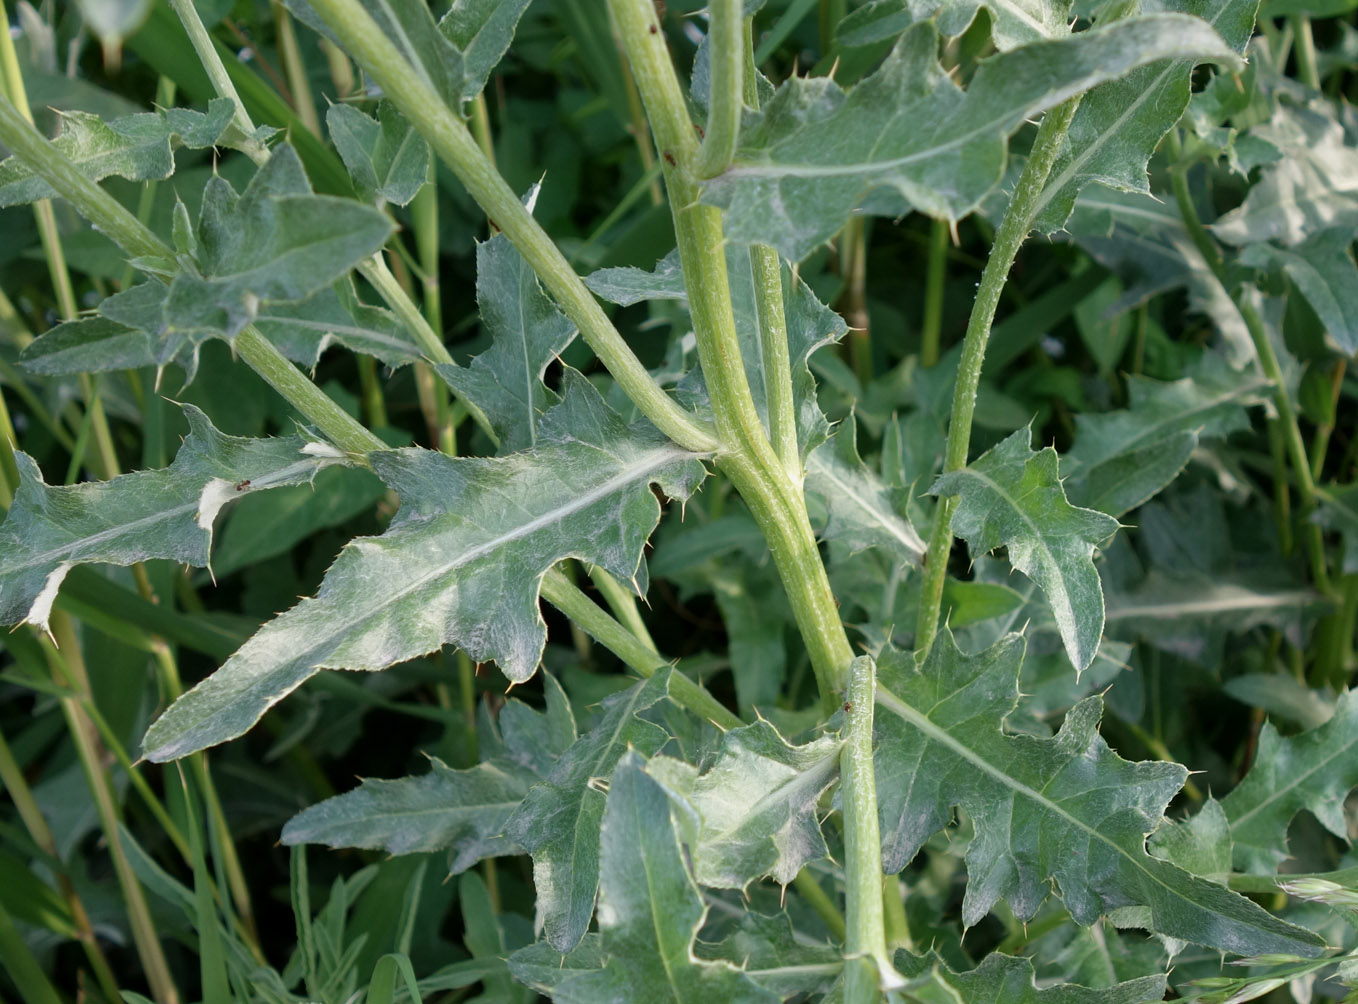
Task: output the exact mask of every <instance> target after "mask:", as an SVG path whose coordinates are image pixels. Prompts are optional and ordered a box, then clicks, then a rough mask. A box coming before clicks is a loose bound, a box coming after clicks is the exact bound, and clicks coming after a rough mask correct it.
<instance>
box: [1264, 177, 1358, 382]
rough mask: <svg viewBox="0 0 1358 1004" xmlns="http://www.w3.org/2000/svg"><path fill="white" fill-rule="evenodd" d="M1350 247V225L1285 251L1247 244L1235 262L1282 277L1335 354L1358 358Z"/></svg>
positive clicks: (1357, 285)
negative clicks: (1279, 273)
mask: <svg viewBox="0 0 1358 1004" xmlns="http://www.w3.org/2000/svg"><path fill="white" fill-rule="evenodd" d="M1355 198H1356V199H1358V195H1356V196H1355ZM1352 243H1353V228H1351V227H1350V228H1346V229H1334V230H1323V231H1321V232H1320V233H1318V234H1316V235H1315V236H1314V237H1312V238H1310V239H1309V240H1306V241H1303V242H1302V243H1300V244H1298V245H1297V246H1296V247H1294V248H1291V249H1288V250H1284V249H1282V248H1278V247H1274V246H1273V245H1271V244H1251V245H1250V246H1249V247H1247V248H1245V250H1244V252H1243V253H1242V254H1241V255H1240V260H1241V261H1242V262H1243V263H1244V264H1246V265H1254V266H1256V267H1260V268H1265V267H1269V266H1274V267H1277V268H1279V269H1281V270H1282V271H1283V272H1284V273H1286V274H1287V277H1288V278H1289V279H1291V280H1292V284H1293V285H1294V286H1295V287H1296V288H1297V292H1299V293H1300V294H1301V295H1302V297H1303V298H1304V299H1305V300H1306V302H1307V303H1308V304H1310V306H1311V309H1312V310H1314V311H1315V312H1316V316H1317V317H1318V318H1320V323H1321V324H1322V325H1324V327H1325V331H1326V333H1327V334H1328V335H1329V336H1330V338H1331V339H1332V340H1333V341H1334V343H1335V345H1336V346H1337V347H1338V348H1339V351H1340V352H1342V353H1343V354H1344V355H1346V356H1352V355H1354V354H1358V268H1355V267H1354V264H1353V259H1352V258H1351V257H1350V256H1349V245H1350V244H1352Z"/></svg>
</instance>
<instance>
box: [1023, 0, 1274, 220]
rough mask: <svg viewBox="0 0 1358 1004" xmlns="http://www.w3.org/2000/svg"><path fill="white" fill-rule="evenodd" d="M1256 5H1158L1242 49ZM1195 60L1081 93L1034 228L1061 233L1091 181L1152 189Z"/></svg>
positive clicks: (1211, 1) (1244, 1)
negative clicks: (1155, 164)
mask: <svg viewBox="0 0 1358 1004" xmlns="http://www.w3.org/2000/svg"><path fill="white" fill-rule="evenodd" d="M1258 8H1259V0H1168V2H1166V3H1164V4H1162V5H1160V6H1158V8H1157V9H1159V10H1162V11H1165V12H1178V13H1182V14H1191V15H1195V16H1197V17H1199V18H1202V20H1204V21H1205V22H1207V24H1209V25H1211V26H1212V28H1214V29H1215V30H1216V31H1217V32H1218V33H1219V34H1220V35H1221V37H1222V38H1223V39H1224V40H1225V42H1226V44H1227V45H1228V46H1230V48H1231V50H1232V51H1234V52H1236V53H1244V51H1245V46H1246V45H1247V44H1248V42H1249V40H1250V36H1251V35H1252V34H1253V33H1254V16H1255V11H1256V10H1258ZM1195 62H1196V60H1194V59H1173V60H1166V61H1163V62H1157V63H1152V64H1151V65H1149V66H1143V67H1141V68H1139V69H1136V70H1133V71H1132V72H1131V73H1129V74H1127V76H1125V77H1123V78H1122V79H1120V80H1111V81H1109V82H1107V83H1104V84H1100V85H1099V86H1098V87H1095V88H1094V89H1093V90H1091V91H1090V92H1089V93H1088V94H1086V95H1085V96H1084V98H1083V99H1082V100H1081V101H1080V107H1079V108H1078V109H1077V110H1076V112H1075V117H1074V119H1073V120H1072V121H1071V123H1070V130H1069V132H1067V134H1066V142H1065V143H1064V144H1063V145H1062V148H1061V152H1060V154H1059V155H1058V156H1057V159H1056V162H1055V163H1054V164H1053V165H1052V170H1051V175H1050V176H1049V178H1048V180H1047V185H1046V187H1045V188H1044V189H1043V190H1042V195H1041V196H1040V197H1039V199H1038V212H1037V217H1036V220H1035V222H1034V227H1035V229H1037V230H1039V231H1041V232H1043V233H1051V232H1052V231H1055V230H1060V229H1061V228H1062V227H1063V226H1064V225H1065V223H1066V220H1067V219H1069V218H1070V214H1071V211H1072V210H1073V209H1074V208H1075V199H1076V197H1077V196H1078V195H1079V194H1080V190H1081V189H1082V188H1084V187H1085V186H1086V185H1089V184H1095V183H1096V184H1100V185H1106V186H1107V187H1109V188H1115V189H1121V190H1123V191H1129V192H1147V193H1149V192H1150V188H1149V186H1148V184H1147V178H1146V164H1147V162H1148V161H1149V160H1150V158H1151V154H1153V153H1154V152H1155V148H1156V147H1157V146H1158V145H1159V143H1160V140H1161V138H1162V137H1163V136H1164V135H1165V133H1167V132H1168V131H1169V130H1170V129H1171V128H1173V127H1174V125H1175V123H1177V122H1178V121H1179V118H1180V117H1181V116H1182V115H1183V113H1184V110H1185V109H1186V108H1187V107H1188V102H1189V96H1190V92H1191V89H1192V88H1191V83H1192V75H1193V66H1194V63H1195Z"/></svg>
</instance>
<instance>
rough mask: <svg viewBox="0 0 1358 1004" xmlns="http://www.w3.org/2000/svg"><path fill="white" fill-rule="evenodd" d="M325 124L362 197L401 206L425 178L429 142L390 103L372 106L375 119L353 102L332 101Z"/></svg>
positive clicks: (412, 196) (427, 166) (409, 198)
mask: <svg viewBox="0 0 1358 1004" xmlns="http://www.w3.org/2000/svg"><path fill="white" fill-rule="evenodd" d="M325 127H326V128H327V129H329V130H330V139H331V140H332V141H333V142H334V144H335V149H336V150H338V151H339V155H340V159H341V160H343V161H344V166H345V167H347V168H348V169H349V176H350V177H352V178H353V179H354V187H355V188H357V189H358V192H359V194H360V195H362V196H363V197H364V198H366V199H369V200H379V199H380V200H384V201H386V202H394V203H395V204H396V205H398V206H404V205H406V204H407V203H409V202H410V200H411V199H413V198H415V194H416V193H417V192H418V191H419V190H420V188H421V187H422V186H423V185H424V183H425V181H426V180H427V178H428V175H429V144H428V143H426V142H425V141H424V137H423V136H421V135H420V134H419V133H418V132H416V131H415V130H414V129H413V128H412V127H411V125H410V123H409V122H407V121H406V119H405V117H404V116H402V115H401V113H400V112H398V111H397V110H396V108H395V107H394V106H393V105H392V104H391V103H390V102H388V101H383V102H382V103H381V104H379V105H378V106H377V118H376V119H374V118H372V117H371V116H368V115H365V114H364V113H363V112H361V111H359V110H358V109H357V108H355V107H353V105H331V106H330V110H329V111H327V112H326V113H325Z"/></svg>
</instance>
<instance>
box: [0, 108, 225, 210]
mask: <svg viewBox="0 0 1358 1004" xmlns="http://www.w3.org/2000/svg"><path fill="white" fill-rule="evenodd" d="M233 115H234V110H233V106H232V104H231V102H230V101H229V100H227V99H226V98H216V99H214V100H212V101H209V102H208V106H207V112H206V113H204V112H195V111H190V110H189V109H187V108H170V109H166V110H164V111H160V112H145V113H142V114H139V115H128V116H126V117H125V118H119V119H112V120H111V121H108V122H105V121H104V120H103V119H101V118H100V117H99V116H97V115H91V114H90V113H89V112H79V111H69V112H63V113H62V117H61V120H62V131H61V135H60V136H58V137H57V138H56V139H55V140H53V145H54V146H55V147H56V148H57V149H58V150H60V151H61V152H62V153H63V154H65V155H66V157H67V158H68V159H69V160H70V161H71V162H72V163H73V164H75V166H76V167H77V168H79V169H80V173H81V174H82V175H84V176H85V177H86V178H89V179H90V180H91V181H101V180H103V179H104V178H107V177H109V176H110V175H117V176H118V177H120V178H127V179H128V180H129V181H159V180H163V179H165V178H168V177H169V176H170V175H171V174H173V173H174V147H175V146H187V147H190V148H193V149H198V148H201V147H209V146H213V145H214V144H215V143H217V141H218V140H219V139H221V137H222V134H223V133H224V132H226V130H227V128H228V127H229V126H230V125H231V118H232V116H233ZM56 195H57V193H56V190H55V189H54V188H52V186H51V185H49V184H48V183H47V182H46V181H44V180H43V179H42V178H40V177H39V176H38V175H37V173H36V172H35V171H34V170H33V169H32V168H30V167H29V166H28V165H27V164H25V163H24V162H23V161H21V160H19V158H18V157H9V158H7V159H6V160H4V161H0V207H3V206H16V205H19V204H21V203H24V202H36V201H37V200H38V199H53V198H56Z"/></svg>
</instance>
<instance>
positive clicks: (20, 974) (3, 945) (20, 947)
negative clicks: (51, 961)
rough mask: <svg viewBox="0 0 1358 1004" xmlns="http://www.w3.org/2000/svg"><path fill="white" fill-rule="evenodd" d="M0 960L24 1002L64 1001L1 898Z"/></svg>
mask: <svg viewBox="0 0 1358 1004" xmlns="http://www.w3.org/2000/svg"><path fill="white" fill-rule="evenodd" d="M0 962H4V964H5V972H6V974H7V975H8V976H9V978H10V979H11V980H12V981H13V982H14V986H15V987H16V988H17V989H18V991H19V993H20V994H21V995H22V996H23V1000H24V1001H25V1002H26V1004H63V1002H62V999H61V995H60V994H59V993H57V990H56V987H54V986H52V983H51V981H50V980H48V978H47V974H46V973H44V972H43V969H42V966H41V965H39V964H38V960H37V959H36V958H34V957H33V952H32V950H31V949H30V948H29V947H28V942H26V941H24V938H23V935H22V934H20V933H19V928H18V927H16V926H15V924H14V920H13V918H11V917H10V915H9V911H8V910H6V909H5V905H4V903H3V901H0ZM115 1000H116V998H115Z"/></svg>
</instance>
